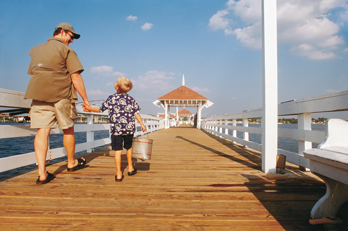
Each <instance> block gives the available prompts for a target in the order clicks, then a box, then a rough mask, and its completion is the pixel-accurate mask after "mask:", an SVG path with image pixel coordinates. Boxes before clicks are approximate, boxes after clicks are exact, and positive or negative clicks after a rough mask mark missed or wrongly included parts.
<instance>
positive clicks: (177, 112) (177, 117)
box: [176, 107, 179, 125]
mask: <svg viewBox="0 0 348 231" xmlns="http://www.w3.org/2000/svg"><path fill="white" fill-rule="evenodd" d="M176 121H177V122H178V125H179V107H176Z"/></svg>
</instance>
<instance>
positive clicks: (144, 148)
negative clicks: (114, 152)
mask: <svg viewBox="0 0 348 231" xmlns="http://www.w3.org/2000/svg"><path fill="white" fill-rule="evenodd" d="M152 143H153V140H151V139H144V138H134V139H133V150H132V157H134V158H139V159H141V160H151V154H152Z"/></svg>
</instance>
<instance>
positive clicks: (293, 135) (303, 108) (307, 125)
mask: <svg viewBox="0 0 348 231" xmlns="http://www.w3.org/2000/svg"><path fill="white" fill-rule="evenodd" d="M337 111H348V91H341V92H336V93H332V94H326V95H321V96H316V97H311V98H306V99H301V100H291V101H287V102H283V103H281V104H279V105H278V116H291V115H297V116H298V128H297V129H284V128H283V129H278V137H284V138H289V139H294V140H298V148H299V149H298V153H294V152H290V151H287V150H283V149H279V148H278V155H285V156H286V157H287V161H288V162H290V163H293V164H296V165H299V166H301V167H305V168H309V160H308V159H307V158H305V157H304V156H303V151H304V150H306V149H310V148H312V143H321V142H323V141H324V139H325V132H324V131H312V130H311V114H312V113H323V112H337ZM254 118H262V109H256V110H248V111H243V112H241V113H235V114H229V115H220V116H215V117H210V118H207V119H204V120H203V126H202V127H203V129H204V130H206V131H208V132H211V133H213V134H216V135H219V136H221V137H224V138H226V139H229V140H231V141H233V142H237V143H239V144H242V145H244V146H248V147H250V148H253V149H255V150H258V151H262V144H258V143H255V142H252V141H250V140H249V133H253V134H259V135H262V134H261V133H262V129H261V127H258V128H255V127H249V121H248V120H249V119H254ZM237 120H243V126H237ZM261 121H262V120H261ZM231 122H232V125H229V123H231ZM261 126H262V122H261ZM223 130H224V132H223ZM229 131H232V135H229ZM237 131H239V132H243V139H241V138H238V137H237Z"/></svg>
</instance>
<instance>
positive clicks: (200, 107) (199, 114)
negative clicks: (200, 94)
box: [197, 102, 202, 129]
mask: <svg viewBox="0 0 348 231" xmlns="http://www.w3.org/2000/svg"><path fill="white" fill-rule="evenodd" d="M201 120H202V102H199V104H198V106H197V128H198V129H201Z"/></svg>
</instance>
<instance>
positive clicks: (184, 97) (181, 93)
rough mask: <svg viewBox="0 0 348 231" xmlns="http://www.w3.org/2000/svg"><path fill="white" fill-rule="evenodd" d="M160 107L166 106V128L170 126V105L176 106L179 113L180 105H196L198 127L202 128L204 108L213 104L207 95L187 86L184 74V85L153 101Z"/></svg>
mask: <svg viewBox="0 0 348 231" xmlns="http://www.w3.org/2000/svg"><path fill="white" fill-rule="evenodd" d="M153 104H155V105H156V106H158V107H163V108H164V114H165V119H164V120H165V128H166V129H167V128H169V111H170V107H176V111H177V113H176V114H177V115H178V114H179V113H178V108H179V107H196V108H197V128H198V129H201V121H202V109H203V108H204V107H205V108H208V107H210V106H211V105H213V102H211V101H209V99H207V98H206V97H204V96H202V95H200V94H198V93H197V92H195V91H193V90H191V89H190V88H188V87H186V86H185V76H184V75H183V76H182V86H181V87H179V88H177V89H175V90H173V91H171V92H169V93H167V94H165V95H163V96H161V97H159V98H158V99H157V100H156V101H155V102H153Z"/></svg>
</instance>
